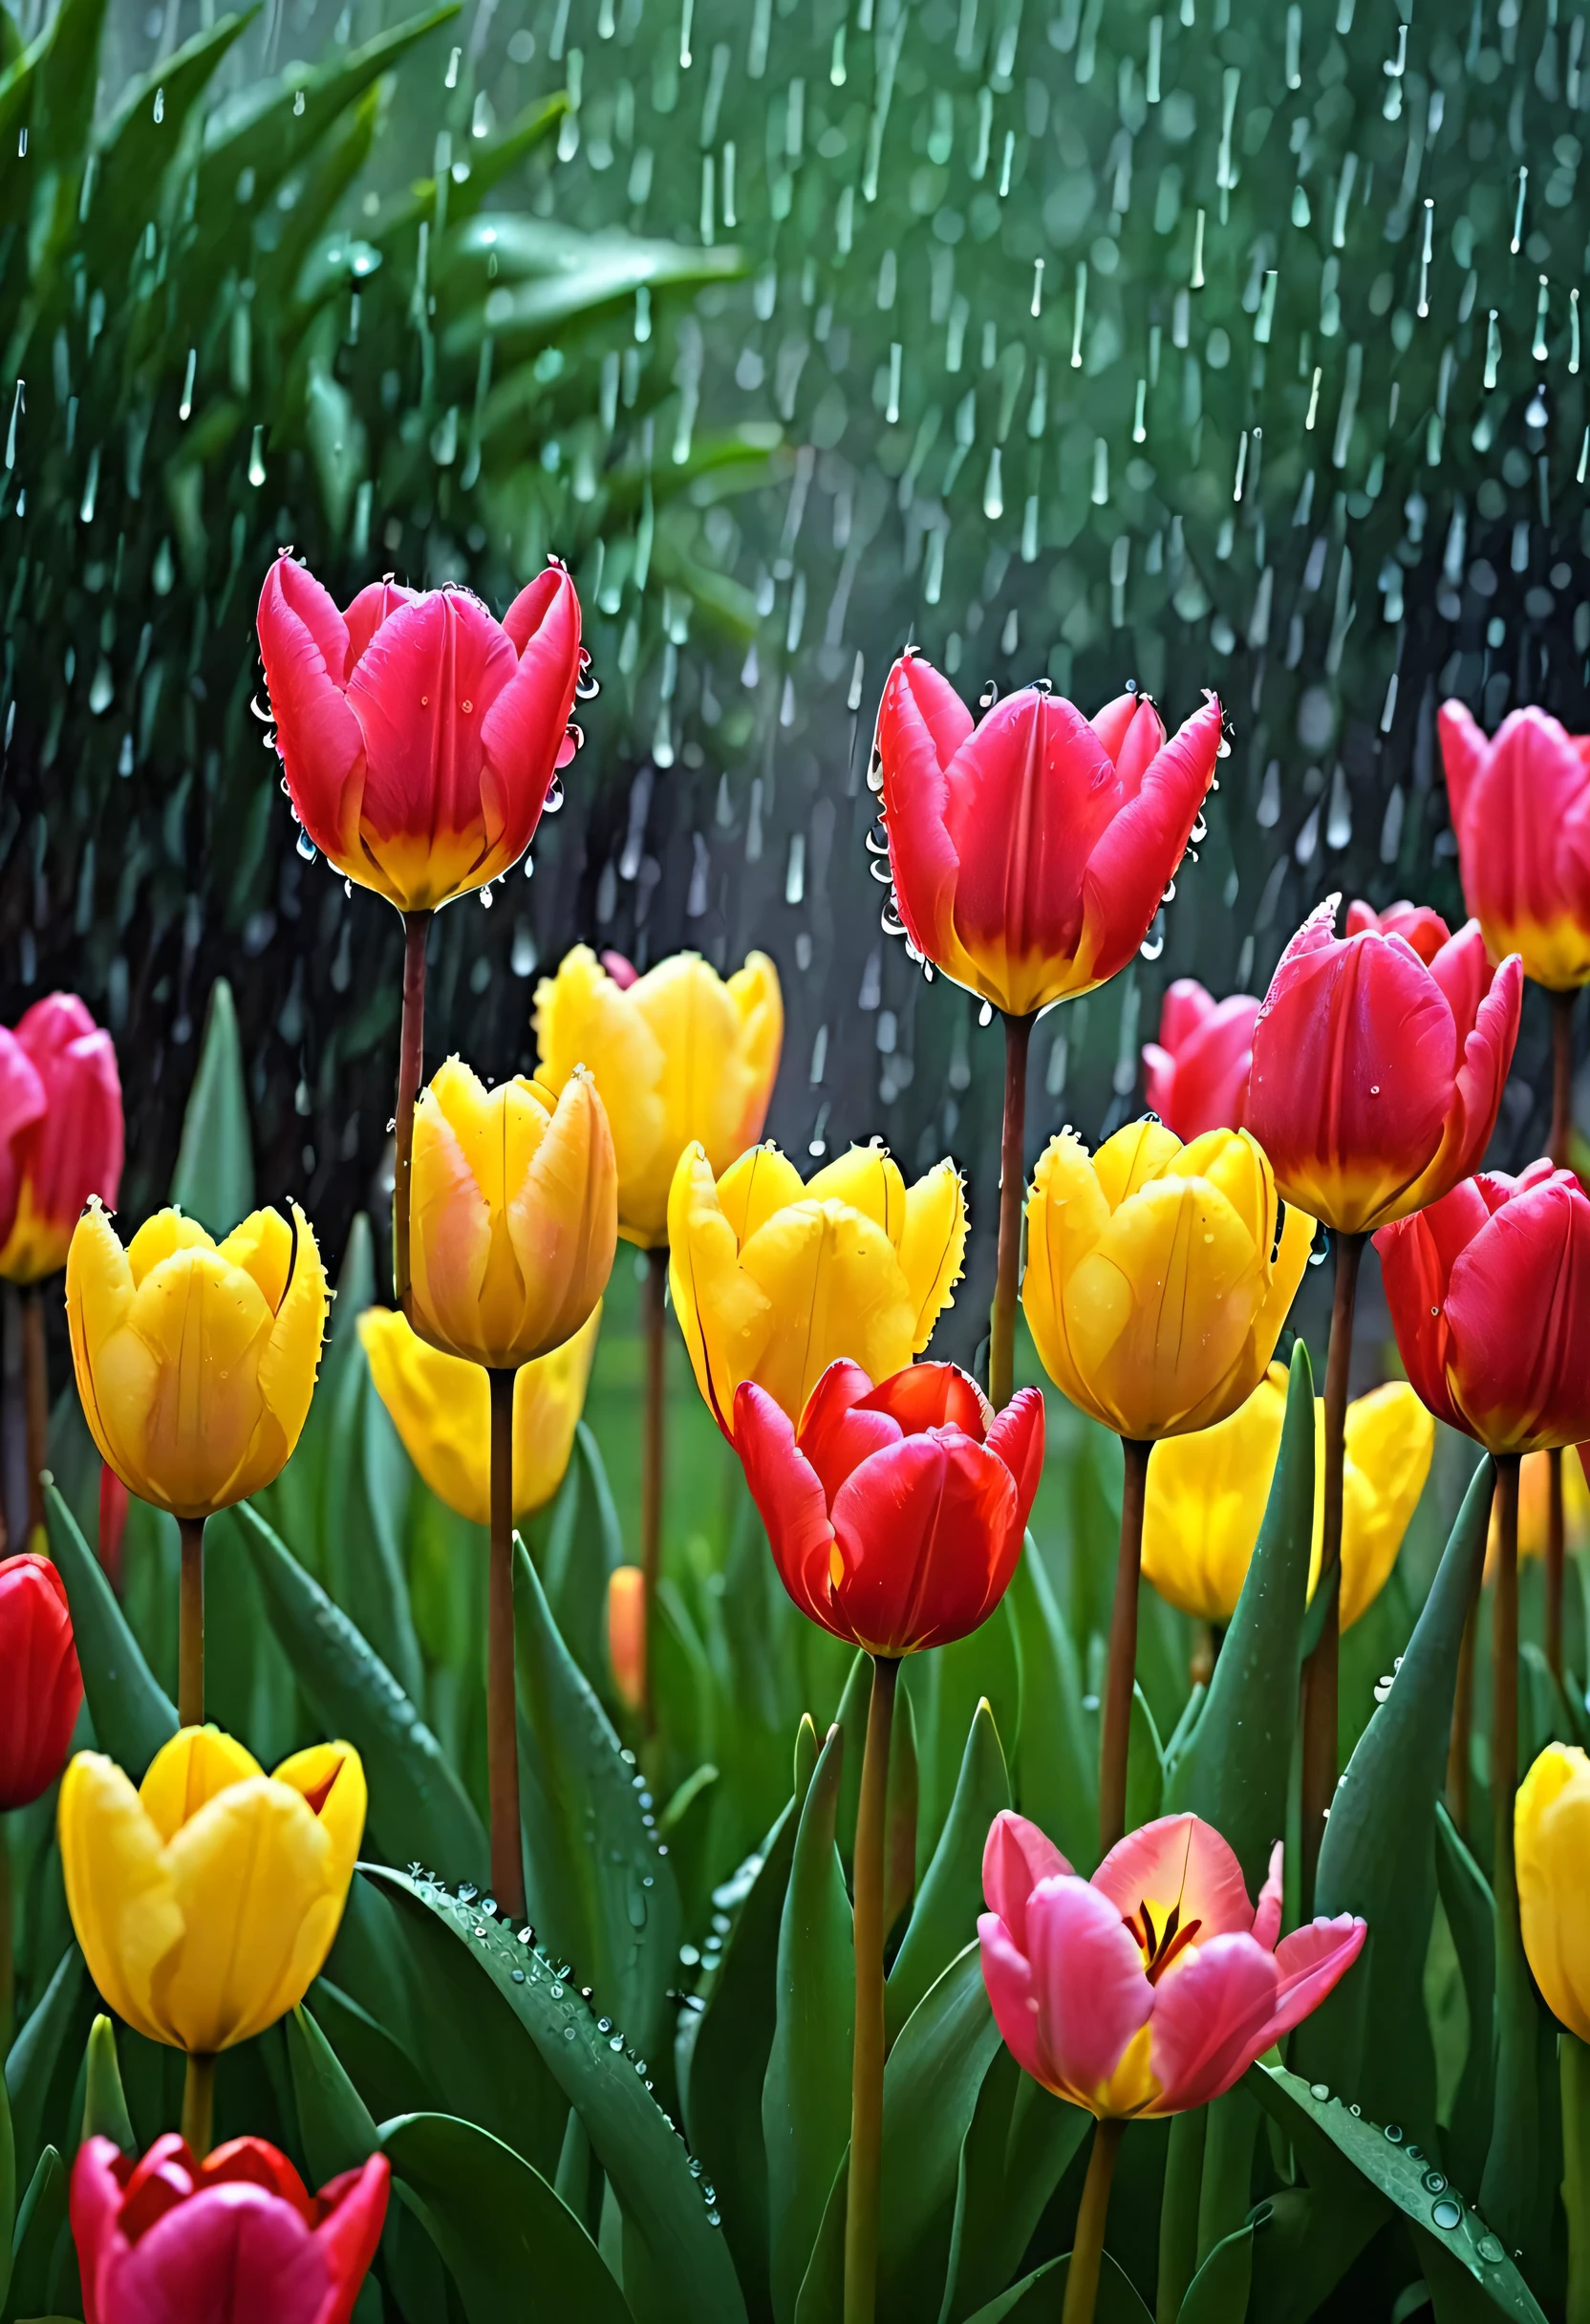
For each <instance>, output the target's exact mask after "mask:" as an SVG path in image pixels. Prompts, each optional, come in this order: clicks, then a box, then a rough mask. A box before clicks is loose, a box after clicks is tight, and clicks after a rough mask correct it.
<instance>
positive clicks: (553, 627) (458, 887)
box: [259, 555, 589, 912]
mask: <svg viewBox="0 0 1590 2324" xmlns="http://www.w3.org/2000/svg"><path fill="white" fill-rule="evenodd" d="M259 634H260V648H261V651H262V653H263V654H264V656H265V675H266V682H267V684H268V686H269V692H270V709H271V715H272V716H273V718H274V719H275V721H276V747H277V749H278V751H279V752H280V754H281V760H282V765H283V768H284V770H285V772H286V775H287V785H288V788H289V790H290V792H291V794H292V804H293V806H294V807H296V809H297V811H298V816H299V820H300V821H301V822H302V824H303V827H304V828H305V830H306V831H307V832H308V833H309V835H310V837H311V839H312V840H313V842H314V844H315V846H316V847H317V848H319V849H320V850H321V851H322V852H323V853H324V854H325V856H326V857H327V859H328V861H329V862H331V863H333V864H334V865H335V866H336V869H337V870H338V871H341V872H344V873H346V875H347V876H348V877H349V878H350V879H353V880H356V881H357V882H358V884H359V886H360V887H363V888H374V889H376V891H377V892H378V893H380V894H382V895H384V896H388V897H390V899H391V901H392V902H393V903H395V904H396V905H397V906H398V910H399V911H400V912H421V911H428V910H431V909H434V908H435V907H436V906H437V905H440V904H445V903H447V902H449V901H450V900H451V898H452V897H454V896H456V895H462V894H464V893H466V892H467V891H468V890H469V889H471V888H481V887H483V886H484V885H485V883H486V882H487V881H488V880H493V879H495V878H496V877H497V875H498V873H499V872H500V871H506V870H507V868H508V866H509V865H510V864H514V863H517V861H518V860H519V858H520V856H521V855H523V854H524V852H525V850H526V848H527V847H528V846H529V844H530V837H531V834H532V833H533V831H534V829H535V827H536V824H537V822H538V821H539V820H540V816H541V810H542V807H543V805H544V803H545V801H546V797H547V793H548V787H549V785H550V784H551V781H552V777H553V774H554V772H555V771H556V769H557V768H558V767H560V766H563V765H566V764H567V763H568V761H569V759H570V758H571V757H572V756H573V751H574V742H573V739H572V738H571V736H570V735H569V731H568V729H569V712H570V710H571V709H572V707H573V702H574V689H575V685H576V683H577V681H578V678H579V676H580V672H581V669H582V668H583V666H584V664H585V661H586V660H587V659H588V658H589V657H588V656H586V655H585V654H584V652H583V650H582V648H581V645H580V605H579V599H578V598H577V597H576V596H575V594H574V584H573V583H572V582H571V581H570V580H569V575H568V574H567V573H566V572H565V571H564V570H563V568H562V566H561V565H555V564H554V565H549V566H548V569H547V570H546V571H545V572H543V573H538V574H537V576H536V578H535V579H534V580H533V581H532V582H531V583H530V585H529V587H528V588H527V589H524V590H521V592H519V595H518V596H517V597H516V598H515V599H514V601H513V603H512V604H511V605H510V606H509V608H508V610H507V612H506V613H505V615H504V617H503V619H502V620H501V621H496V620H494V619H493V618H492V616H491V614H490V613H487V611H486V609H485V607H484V606H483V604H482V603H481V601H480V599H479V598H478V597H472V596H471V595H470V594H469V593H468V592H467V591H464V590H460V589H441V590H426V591H422V592H416V591H414V590H408V589H400V588H398V586H397V584H396V583H393V582H374V583H372V584H371V586H370V587H369V588H368V589H364V590H361V591H360V592H359V593H358V595H357V596H356V597H355V599H354V602H353V604H352V605H351V606H350V607H349V608H348V611H347V613H346V614H343V613H338V612H337V609H336V607H335V605H334V604H333V601H332V599H331V598H330V596H328V594H327V592H325V590H323V589H322V588H321V586H320V584H319V582H318V581H316V580H315V578H314V576H313V575H312V573H310V572H308V571H307V570H305V568H304V567H303V566H301V565H297V564H294V562H293V560H292V559H291V558H290V557H289V556H285V555H284V556H280V557H278V558H277V559H276V562H275V564H274V565H273V566H272V567H271V569H270V570H269V573H268V574H267V576H266V583H265V588H264V590H263V591H262V592H261V594H260V610H259Z"/></svg>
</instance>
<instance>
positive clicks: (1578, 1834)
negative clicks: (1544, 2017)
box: [1514, 1743, 1590, 2324]
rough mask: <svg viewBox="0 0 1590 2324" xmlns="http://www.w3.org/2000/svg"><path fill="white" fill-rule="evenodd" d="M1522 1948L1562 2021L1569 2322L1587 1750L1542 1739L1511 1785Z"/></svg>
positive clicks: (1586, 1969)
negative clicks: (1532, 1760)
mask: <svg viewBox="0 0 1590 2324" xmlns="http://www.w3.org/2000/svg"><path fill="white" fill-rule="evenodd" d="M1514 1834H1515V1854H1516V1861H1517V1881H1518V1910H1519V1919H1520V1922H1521V1936H1522V1943H1523V1950H1524V1954H1525V1957H1526V1959H1527V1960H1528V1962H1529V1966H1530V1969H1531V1970H1532V1972H1533V1974H1534V1977H1535V1982H1536V1985H1537V1986H1538V1987H1539V1989H1540V1993H1541V1996H1542V1998H1543V1999H1544V2001H1545V2004H1546V2007H1547V2008H1548V2009H1549V2010H1550V2011H1551V2012H1552V2014H1553V2015H1554V2016H1555V2017H1556V2018H1557V2019H1558V2022H1559V2024H1560V2026H1561V2028H1562V2032H1561V2034H1560V2036H1559V2039H1558V2072H1559V2076H1560V2081H1561V2091H1562V2158H1563V2174H1562V2198H1563V2207H1564V2209H1565V2211H1566V2212H1567V2217H1568V2303H1567V2317H1568V2324H1586V2318H1590V2047H1587V2046H1586V2045H1587V2044H1590V1926H1587V1925H1586V1922H1585V1916H1584V1865H1585V1861H1586V1851H1587V1849H1590V1760H1587V1759H1586V1757H1585V1755H1584V1754H1583V1752H1582V1751H1579V1750H1578V1749H1577V1748H1575V1747H1574V1746H1572V1745H1565V1744H1561V1743H1548V1744H1547V1746H1546V1748H1545V1750H1544V1751H1543V1752H1542V1753H1541V1754H1540V1756H1539V1757H1538V1758H1537V1759H1536V1762H1535V1764H1534V1766H1533V1767H1532V1768H1531V1769H1530V1771H1529V1774H1528V1775H1526V1776H1525V1777H1524V1780H1523V1782H1522V1783H1521V1784H1520V1785H1519V1787H1518V1795H1517V1799H1516V1802H1515V1811H1514Z"/></svg>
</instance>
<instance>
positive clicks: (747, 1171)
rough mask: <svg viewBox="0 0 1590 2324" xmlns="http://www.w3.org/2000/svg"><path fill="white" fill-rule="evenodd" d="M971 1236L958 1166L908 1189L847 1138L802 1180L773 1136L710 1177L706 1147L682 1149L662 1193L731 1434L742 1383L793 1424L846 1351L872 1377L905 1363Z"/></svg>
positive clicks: (702, 1360) (700, 1368)
mask: <svg viewBox="0 0 1590 2324" xmlns="http://www.w3.org/2000/svg"><path fill="white" fill-rule="evenodd" d="M965 1242H966V1200H965V1195H964V1193H963V1191H962V1188H961V1183H960V1176H959V1173H957V1171H956V1167H955V1165H954V1163H952V1162H948V1161H946V1162H940V1163H938V1164H936V1165H935V1168H934V1169H932V1170H930V1171H929V1172H928V1173H926V1175H925V1176H923V1177H921V1178H918V1179H917V1181H916V1183H915V1185H914V1186H912V1187H908V1186H907V1185H906V1183H905V1181H904V1179H903V1178H902V1177H901V1175H900V1172H899V1170H898V1168H897V1167H896V1165H895V1164H894V1163H893V1162H892V1160H891V1158H890V1156H889V1154H888V1153H887V1152H886V1151H884V1149H883V1148H882V1147H881V1146H876V1145H874V1146H853V1147H851V1149H850V1151H849V1153H846V1154H841V1155H839V1156H838V1157H837V1158H836V1159H835V1160H834V1161H832V1162H830V1163H828V1164H827V1166H826V1167H825V1168H824V1169H822V1170H820V1171H818V1172H817V1173H816V1174H815V1176H813V1177H812V1178H810V1179H808V1180H807V1181H806V1184H805V1185H803V1184H802V1183H801V1178H800V1173H798V1172H797V1170H796V1169H795V1166H794V1164H793V1163H791V1162H789V1161H786V1159H785V1158H784V1155H783V1154H782V1153H781V1152H780V1151H779V1150H778V1148H777V1147H776V1146H773V1145H771V1144H769V1145H765V1146H758V1147H753V1148H752V1150H751V1151H750V1152H749V1153H745V1154H741V1157H740V1159H739V1161H738V1162H735V1163H734V1164H732V1165H731V1167H730V1168H729V1169H728V1170H726V1171H725V1172H724V1173H723V1175H722V1176H721V1177H720V1179H718V1180H717V1182H716V1184H715V1183H714V1178H713V1171H712V1165H711V1163H710V1162H709V1161H708V1159H707V1157H706V1155H705V1153H704V1152H703V1151H701V1149H700V1147H698V1146H690V1147H687V1148H686V1150H685V1151H684V1152H683V1153H682V1154H681V1155H680V1157H679V1166H678V1168H677V1171H676V1172H675V1173H674V1184H673V1188H672V1190H671V1192H670V1194H669V1197H668V1247H669V1283H670V1287H671V1289H672V1291H673V1295H674V1311H675V1313H676V1314H677V1317H678V1319H679V1327H680V1329H681V1330H682V1331H683V1333H684V1340H685V1345H686V1347H687V1348H688V1349H689V1351H690V1362H691V1366H692V1368H693V1369H694V1371H695V1374H696V1383H697V1386H698V1388H699V1389H700V1391H701V1393H702V1395H703V1396H704V1397H705V1398H706V1401H707V1403H708V1405H709V1406H710V1408H711V1409H712V1414H713V1417H714V1419H715V1420H716V1421H717V1422H718V1425H719V1427H720V1429H721V1430H722V1431H723V1433H724V1435H725V1436H727V1437H729V1438H731V1439H732V1438H733V1436H734V1432H735V1426H736V1421H735V1414H736V1409H737V1407H736V1391H737V1390H738V1388H739V1387H740V1385H741V1381H743V1380H752V1381H755V1383H756V1384H757V1386H758V1387H759V1388H765V1389H766V1391H767V1393H768V1394H769V1395H770V1396H771V1397H772V1399H773V1401H774V1403H775V1404H776V1405H777V1406H778V1407H779V1409H781V1410H782V1411H783V1413H784V1417H785V1418H786V1419H787V1420H789V1421H791V1422H797V1421H799V1419H800V1417H801V1414H802V1412H803V1411H804V1409H806V1398H807V1397H808V1396H809V1395H810V1394H811V1392H812V1389H813V1388H815V1387H816V1385H817V1382H818V1380H819V1379H820V1378H821V1377H822V1375H823V1373H824V1372H825V1371H826V1370H827V1367H828V1366H829V1365H830V1364H832V1363H833V1362H834V1361H835V1360H836V1359H837V1358H839V1357H841V1356H845V1357H849V1359H850V1360H851V1361H852V1362H854V1363H856V1364H859V1365H860V1366H861V1368H862V1370H863V1371H864V1372H866V1373H867V1375H868V1377H869V1378H870V1379H872V1380H883V1379H887V1378H888V1377H889V1376H890V1375H891V1374H892V1373H893V1372H897V1371H902V1370H904V1368H905V1367H906V1366H907V1365H909V1364H910V1362H911V1360H912V1358H913V1356H919V1355H920V1354H921V1353H922V1351H923V1349H924V1348H925V1347H926V1346H927V1345H928V1342H929V1340H930V1338H931V1337H932V1335H933V1327H934V1325H935V1323H936V1322H937V1321H938V1318H939V1316H940V1315H941V1313H942V1312H943V1310H944V1309H945V1308H946V1307H947V1306H949V1304H950V1303H951V1292H952V1290H953V1288H954V1286H955V1284H956V1281H957V1280H958V1279H959V1276H960V1260H961V1252H962V1250H963V1248H964V1246H965Z"/></svg>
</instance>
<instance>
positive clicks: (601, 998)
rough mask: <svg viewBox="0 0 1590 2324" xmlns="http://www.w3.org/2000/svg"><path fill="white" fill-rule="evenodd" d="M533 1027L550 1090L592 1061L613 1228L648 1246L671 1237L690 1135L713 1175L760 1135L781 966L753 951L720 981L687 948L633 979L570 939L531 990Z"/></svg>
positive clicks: (775, 1064)
mask: <svg viewBox="0 0 1590 2324" xmlns="http://www.w3.org/2000/svg"><path fill="white" fill-rule="evenodd" d="M615 970H616V971H618V972H620V973H615ZM624 971H627V972H628V973H627V974H624V973H621V972H624ZM535 1032H536V1041H537V1044H539V1049H540V1063H539V1064H538V1065H537V1067H536V1074H537V1078H538V1079H539V1080H540V1081H542V1082H544V1083H545V1084H546V1085H547V1087H548V1088H549V1089H561V1088H563V1087H564V1086H565V1084H566V1083H567V1082H568V1080H569V1075H570V1074H571V1073H572V1072H573V1070H574V1068H575V1066H576V1065H586V1066H587V1067H588V1068H589V1069H590V1072H591V1076H592V1078H593V1080H594V1081H595V1084H596V1087H597V1088H598V1090H599V1091H600V1092H601V1097H602V1103H603V1105H604V1107H605V1108H606V1109H607V1116H608V1122H609V1125H610V1127H611V1128H612V1146H613V1153H614V1156H615V1158H616V1163H617V1170H618V1232H619V1234H620V1235H622V1236H623V1237H625V1239H626V1240H627V1241H630V1242H634V1243H638V1244H640V1245H641V1247H642V1248H643V1249H651V1248H653V1247H654V1246H655V1245H656V1244H657V1243H660V1242H665V1241H666V1240H667V1238H668V1190H669V1187H670V1185H671V1184H672V1182H673V1177H674V1172H675V1168H676V1166H677V1162H678V1159H679V1156H680V1154H682V1153H683V1152H684V1151H685V1148H686V1147H687V1146H689V1145H690V1144H691V1143H692V1141H695V1142H696V1143H698V1145H699V1146H700V1147H701V1148H702V1149H703V1151H705V1154H706V1157H707V1160H708V1162H709V1163H710V1164H711V1167H712V1170H713V1173H714V1175H717V1174H718V1173H720V1172H722V1171H726V1170H727V1169H728V1167H729V1164H730V1163H731V1162H732V1161H734V1159H735V1158H736V1156H737V1155H739V1154H742V1153H743V1152H744V1151H745V1150H746V1148H747V1147H749V1146H754V1145H755V1144H756V1142H757V1140H758V1138H760V1137H761V1135H762V1126H763V1121H764V1120H765V1119H766V1115H767V1102H768V1099H769V1098H770V1097H771V1096H772V1093H773V1081H774V1077H775V1075H776V1074H777V1072H778V1069H779V1048H780V1044H781V1042H782V1040H783V1037H784V1003H783V1000H782V998H781V996H780V992H779V977H778V971H777V970H776V969H775V968H774V966H773V963H772V961H771V960H769V959H768V958H767V956H766V954H765V953H760V952H754V953H752V954H751V955H750V957H749V958H747V960H746V962H745V965H744V967H743V968H741V969H739V970H737V971H736V973H735V974H734V975H733V976H732V977H730V978H729V979H727V981H726V982H725V981H724V979H722V978H720V976H719V975H718V972H717V970H716V969H714V968H713V967H711V966H710V965H709V963H708V962H707V961H705V960H703V959H702V958H700V956H699V954H698V953H693V952H685V953H677V954H675V955H674V957H673V958H671V959H667V960H659V961H658V962H657V965H656V966H655V968H652V969H648V970H647V972H646V974H645V975H644V976H643V977H637V976H636V975H635V973H634V969H633V968H630V966H629V963H628V962H627V961H622V962H621V961H619V960H618V958H617V955H616V954H611V953H610V954H605V955H604V956H603V958H602V961H601V963H600V964H598V962H597V960H596V958H595V956H594V955H593V954H592V953H591V952H590V951H589V950H588V949H587V947H586V946H585V945H583V944H578V945H576V946H575V948H574V950H573V951H572V952H571V953H569V955H568V957H567V958H566V959H565V960H564V962H563V964H562V966H561V967H560V968H559V970H558V973H557V975H556V976H555V977H544V978H543V979H542V980H541V982H540V984H539V985H538V986H537V987H536V996H535Z"/></svg>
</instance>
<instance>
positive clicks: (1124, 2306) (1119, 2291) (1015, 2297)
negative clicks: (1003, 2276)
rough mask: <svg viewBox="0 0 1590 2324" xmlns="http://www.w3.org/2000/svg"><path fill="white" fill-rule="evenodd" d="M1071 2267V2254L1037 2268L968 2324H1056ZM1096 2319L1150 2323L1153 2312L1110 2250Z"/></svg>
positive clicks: (1107, 2323)
mask: <svg viewBox="0 0 1590 2324" xmlns="http://www.w3.org/2000/svg"><path fill="white" fill-rule="evenodd" d="M1070 2266H1071V2255H1070V2253H1069V2252H1067V2253H1066V2255H1065V2257H1064V2259H1051V2260H1045V2262H1044V2264H1043V2266H1042V2268H1035V2269H1034V2270H1033V2271H1032V2273H1031V2274H1030V2275H1024V2276H1023V2277H1022V2278H1021V2282H1020V2283H1019V2284H1012V2286H1011V2288H1010V2290H1009V2291H1008V2292H1000V2294H999V2298H998V2299H997V2300H990V2301H989V2303H988V2305H987V2307H986V2308H979V2309H978V2312H977V2313H976V2314H975V2315H974V2316H971V2317H969V2318H968V2320H967V2324H1054V2319H1055V2317H1056V2316H1058V2315H1059V2314H1060V2313H1061V2311H1062V2310H1063V2309H1064V2305H1065V2279H1066V2276H1067V2274H1068V2273H1069V2270H1070ZM1093 2316H1094V2324H1150V2315H1149V2311H1148V2309H1146V2308H1145V2307H1144V2305H1143V2303H1142V2301H1141V2300H1140V2299H1139V2298H1138V2296H1137V2292H1136V2289H1135V2287H1134V2286H1133V2284H1132V2281H1131V2278H1130V2277H1129V2276H1128V2274H1127V2273H1126V2271H1125V2270H1124V2269H1122V2268H1120V2267H1119V2266H1117V2264H1116V2262H1115V2261H1114V2260H1112V2259H1111V2258H1110V2256H1109V2253H1108V2252H1107V2251H1106V2252H1105V2253H1104V2254H1103V2257H1102V2261H1101V2264H1100V2268H1099V2296H1098V2300H1097V2303H1096V2305H1095V2307H1094V2310H1093Z"/></svg>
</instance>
